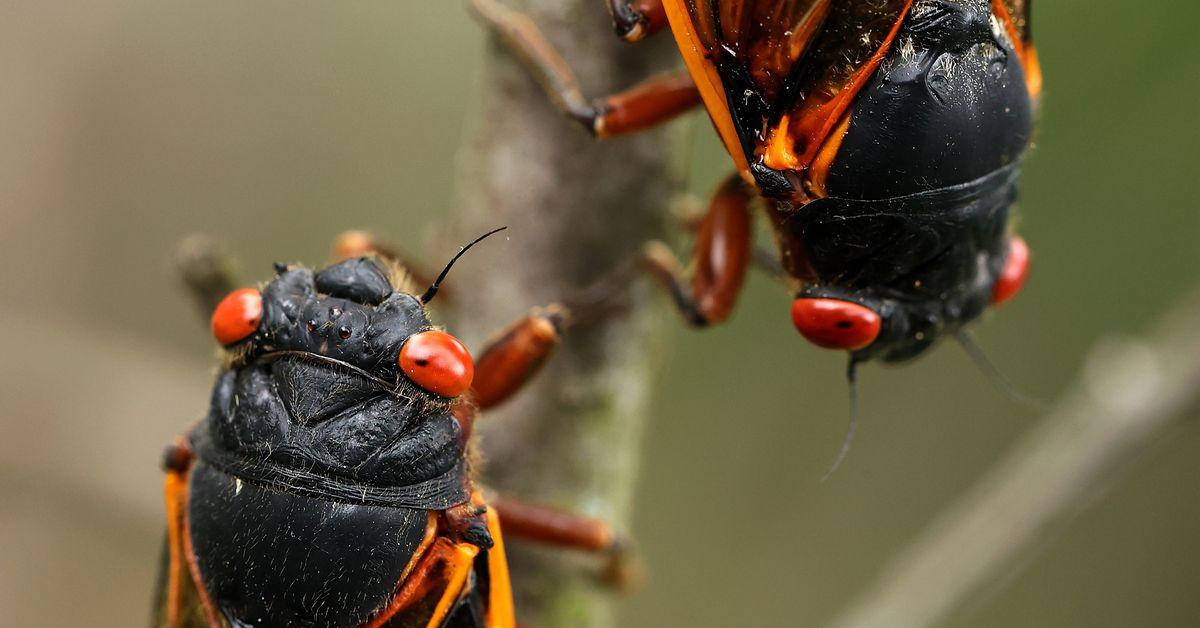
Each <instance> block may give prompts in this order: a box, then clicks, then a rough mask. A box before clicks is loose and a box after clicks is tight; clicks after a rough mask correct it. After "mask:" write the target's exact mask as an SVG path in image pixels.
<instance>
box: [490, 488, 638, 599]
mask: <svg viewBox="0 0 1200 628" xmlns="http://www.w3.org/2000/svg"><path fill="white" fill-rule="evenodd" d="M491 507H492V510H493V511H494V512H495V513H496V514H497V515H499V517H500V529H501V530H502V531H503V533H504V535H505V536H506V537H508V538H515V539H524V540H527V541H534V542H537V543H543V544H546V545H552V546H555V547H565V548H571V549H578V550H584V551H587V552H593V553H596V554H599V555H602V556H604V557H606V558H607V559H608V563H607V565H606V566H605V573H604V575H605V579H606V580H607V581H609V582H610V583H612V584H614V585H617V586H621V587H624V586H628V585H630V584H632V583H633V582H634V581H635V580H636V579H637V576H636V572H637V569H636V566H635V562H636V561H634V559H633V556H632V552H631V548H630V546H629V543H628V542H627V541H626V540H625V539H624V538H622V537H621V536H619V535H618V534H616V533H615V532H614V531H613V529H612V527H611V526H609V525H608V523H606V522H604V521H601V520H599V519H593V518H590V517H581V516H579V515H574V514H570V513H565V512H562V511H561V510H555V509H553V508H547V507H545V506H535V505H533V504H528V503H525V502H522V501H520V500H515V499H510V498H507V497H495V498H493V499H492V500H491Z"/></svg>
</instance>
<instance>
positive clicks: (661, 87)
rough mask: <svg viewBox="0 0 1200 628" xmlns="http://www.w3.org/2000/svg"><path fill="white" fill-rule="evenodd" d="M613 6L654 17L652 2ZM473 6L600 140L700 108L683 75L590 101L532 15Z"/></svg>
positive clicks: (485, 1)
mask: <svg viewBox="0 0 1200 628" xmlns="http://www.w3.org/2000/svg"><path fill="white" fill-rule="evenodd" d="M610 1H611V2H613V3H614V6H616V5H624V6H625V7H626V8H628V7H635V8H636V7H645V8H647V10H649V11H650V14H653V13H654V11H653V9H651V8H649V5H651V4H653V2H651V1H648V0H634V1H632V2H631V1H630V0H610ZM471 4H472V6H473V7H474V9H475V12H476V13H477V14H478V15H479V17H480V18H481V19H482V20H483V21H484V23H485V24H486V25H487V26H488V27H489V28H491V29H492V31H493V32H494V33H495V34H496V36H497V37H498V38H499V39H500V41H501V42H503V43H504V45H505V46H507V47H508V48H509V49H510V50H512V52H513V54H515V55H517V57H518V58H519V59H520V60H521V62H522V63H524V64H525V67H526V68H527V69H528V70H529V72H530V73H531V74H532V75H533V77H534V79H535V80H537V82H538V83H539V84H540V85H541V86H542V89H543V90H545V92H546V95H547V96H549V97H550V100H551V102H553V103H554V105H555V106H556V107H558V109H560V110H561V111H562V112H563V113H565V114H567V115H568V116H570V117H571V118H572V119H574V120H575V121H577V122H579V123H580V124H582V125H583V127H584V128H586V129H587V130H588V131H589V132H591V133H592V134H594V135H595V136H597V137H610V136H613V135H621V134H624V133H634V132H637V131H641V130H643V129H646V128H649V127H651V126H654V125H656V124H659V123H662V122H666V121H667V120H669V119H671V118H673V117H675V116H677V115H679V114H681V113H684V112H686V111H688V110H689V109H691V108H693V107H695V106H696V105H698V104H700V93H699V92H698V91H697V90H696V86H695V84H693V83H692V80H691V78H690V77H689V76H688V74H687V73H686V72H683V71H681V72H676V73H670V74H663V75H660V76H656V77H653V78H650V79H648V80H646V81H645V82H643V83H641V84H640V85H637V86H635V87H633V88H632V89H630V90H628V91H625V92H621V93H619V94H614V95H612V96H609V97H607V98H601V99H598V100H594V101H589V100H588V99H587V98H585V97H584V95H583V92H582V91H581V90H580V88H579V81H578V80H576V78H575V73H574V72H572V71H571V68H570V66H568V65H567V62H566V61H564V60H563V58H562V55H560V54H559V53H558V51H557V50H555V49H554V46H553V45H551V44H550V42H549V41H547V40H546V38H545V36H543V35H542V33H541V31H539V30H538V28H537V25H535V24H534V23H533V21H532V20H530V19H529V17H528V16H526V15H524V14H522V13H520V12H517V11H514V10H512V9H509V8H508V7H506V6H504V5H503V4H500V2H498V1H497V0H472V1H471ZM659 11H661V5H660V7H659ZM614 15H616V14H615V13H614ZM647 19H648V18H647Z"/></svg>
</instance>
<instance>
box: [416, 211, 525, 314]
mask: <svg viewBox="0 0 1200 628" xmlns="http://www.w3.org/2000/svg"><path fill="white" fill-rule="evenodd" d="M507 228H508V227H498V228H496V229H492V230H491V231H489V232H487V233H485V234H483V235H481V236H479V237H478V238H475V239H474V240H472V241H471V243H470V244H468V245H466V246H464V247H462V248H460V249H459V250H458V253H456V254H455V255H454V257H452V258H450V261H449V262H448V263H447V264H446V267H445V268H443V269H442V273H441V274H440V275H438V276H437V279H434V280H433V284H432V285H430V286H429V288H428V289H426V290H425V294H422V295H421V303H423V304H424V303H429V302H430V301H432V300H433V297H435V296H437V292H438V288H440V287H441V286H442V280H444V279H445V278H446V275H447V274H449V273H450V267H452V266H454V262H457V261H458V258H460V257H462V256H463V254H464V253H466V252H467V251H469V250H470V249H471V247H473V246H475V245H476V244H479V243H480V242H483V241H484V240H485V239H487V237H488V236H490V235H495V234H497V233H500V232H501V231H504V230H505V229H507Z"/></svg>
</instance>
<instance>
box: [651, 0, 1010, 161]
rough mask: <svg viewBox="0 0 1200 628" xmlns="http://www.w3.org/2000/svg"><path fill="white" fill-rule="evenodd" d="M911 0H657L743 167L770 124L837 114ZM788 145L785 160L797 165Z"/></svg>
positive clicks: (822, 120) (822, 122)
mask: <svg viewBox="0 0 1200 628" xmlns="http://www.w3.org/2000/svg"><path fill="white" fill-rule="evenodd" d="M1009 1H1021V0H1009ZM911 2H912V0H873V1H870V2H864V1H863V0H664V5H665V6H666V7H667V11H668V17H669V18H670V19H671V26H672V30H673V31H675V33H676V38H677V40H679V42H680V50H681V51H682V52H683V55H684V58H685V60H686V61H687V62H688V67H689V69H690V70H691V71H692V74H693V76H694V77H697V75H698V74H699V75H701V76H698V77H697V82H698V83H701V82H704V83H707V85H708V87H709V91H710V93H708V94H706V95H705V104H706V105H708V109H709V113H710V115H711V116H712V117H713V122H714V124H715V125H716V126H717V129H718V131H720V132H721V135H722V139H723V140H724V141H725V144H726V147H727V148H728V149H729V151H730V153H731V154H733V155H734V159H735V160H736V161H737V162H738V165H739V167H741V168H742V169H743V170H745V169H746V163H747V162H752V161H755V160H757V159H758V158H759V157H760V156H761V155H760V154H759V153H762V152H769V150H770V147H769V146H768V144H769V142H770V138H771V137H772V135H773V133H772V130H773V129H775V128H776V127H777V126H784V127H786V126H788V125H802V126H804V127H806V129H807V130H808V131H811V132H814V133H815V132H816V131H818V130H819V129H821V128H824V127H826V126H828V124H826V123H827V122H828V120H826V118H829V119H832V123H836V122H837V119H836V118H837V115H836V113H837V111H836V110H837V107H833V108H828V107H827V105H828V104H829V103H831V102H835V101H838V100H839V98H844V97H846V96H847V90H848V89H849V90H850V91H851V92H853V91H857V88H856V86H855V85H856V84H855V80H856V79H857V78H860V77H861V76H862V75H863V74H864V73H865V74H867V75H869V74H870V71H873V64H877V63H878V61H879V59H881V58H882V53H884V52H886V49H887V47H888V46H889V45H890V40H891V36H892V35H894V33H895V30H896V28H897V27H898V25H899V23H900V22H901V18H902V17H903V15H904V14H905V13H906V11H907V9H908V7H909V6H910V4H911ZM701 79H703V81H702V80H701ZM702 91H704V90H703V89H702ZM818 118H819V119H818ZM832 123H830V124H832ZM808 127H811V128H808ZM792 130H793V131H795V130H800V129H799V128H795V129H792ZM784 135H789V134H787V133H785V134H784ZM791 148H792V147H788V151H787V153H788V155H787V158H785V159H784V161H786V162H788V163H786V164H783V165H788V166H793V167H798V166H799V165H801V164H799V163H798V162H799V161H800V160H799V159H798V158H795V157H794V156H792V155H791V152H792V151H791ZM809 148H810V147H809V146H807V145H805V146H800V147H796V151H798V152H805V151H807V150H808V149H809ZM811 148H812V150H813V151H815V150H816V148H817V146H815V145H814V146H812V147H811ZM770 161H771V160H770V159H768V162H770ZM793 162H795V163H793ZM768 165H771V166H772V167H777V165H774V164H770V163H769V164H768Z"/></svg>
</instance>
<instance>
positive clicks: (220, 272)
mask: <svg viewBox="0 0 1200 628" xmlns="http://www.w3.org/2000/svg"><path fill="white" fill-rule="evenodd" d="M174 254H175V269H176V273H178V275H179V277H180V278H181V279H182V280H183V285H184V287H185V288H187V293H188V294H189V295H191V296H192V300H193V302H195V304H196V311H197V312H199V313H200V316H201V317H202V318H203V319H204V320H205V321H206V322H207V321H208V317H209V315H211V314H212V311H213V310H214V309H216V307H217V303H219V302H220V301H221V299H223V298H224V297H225V295H227V294H229V293H230V292H232V291H233V289H234V288H236V287H237V273H236V272H235V270H234V268H235V265H234V261H233V258H232V257H231V256H230V255H229V253H228V252H227V251H226V250H225V249H224V248H223V247H222V246H221V244H220V243H219V242H217V241H216V239H214V238H213V237H211V236H209V235H206V234H202V233H196V234H192V235H189V236H188V237H186V238H184V239H183V240H181V241H180V242H179V244H177V245H175V251H174Z"/></svg>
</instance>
